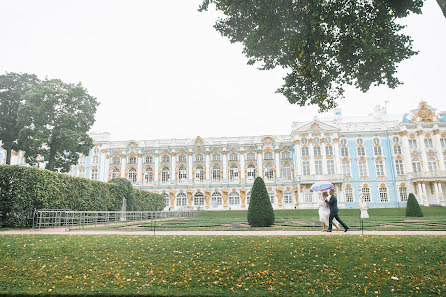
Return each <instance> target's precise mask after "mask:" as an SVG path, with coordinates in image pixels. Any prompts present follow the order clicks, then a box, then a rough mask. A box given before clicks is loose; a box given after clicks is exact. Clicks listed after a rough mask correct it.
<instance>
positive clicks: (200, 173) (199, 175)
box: [195, 165, 204, 183]
mask: <svg viewBox="0 0 446 297" xmlns="http://www.w3.org/2000/svg"><path fill="white" fill-rule="evenodd" d="M203 179H204V170H203V167H202V166H201V165H199V166H197V167H195V182H198V183H201V182H203Z"/></svg>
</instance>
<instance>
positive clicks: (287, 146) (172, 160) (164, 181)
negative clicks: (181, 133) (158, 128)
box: [0, 102, 446, 210]
mask: <svg viewBox="0 0 446 297" xmlns="http://www.w3.org/2000/svg"><path fill="white" fill-rule="evenodd" d="M91 136H92V138H93V139H94V148H93V149H92V150H91V151H90V154H89V155H88V156H81V157H80V159H79V163H78V164H77V165H76V166H73V167H72V169H71V171H70V173H69V174H70V175H73V176H79V177H86V178H89V179H93V180H100V181H104V182H107V181H109V180H110V179H112V178H115V177H125V178H127V179H128V180H130V181H131V182H132V183H133V185H134V186H135V187H136V188H140V189H143V190H147V191H153V192H157V193H161V194H163V195H164V196H165V199H166V205H168V206H167V207H166V209H171V210H174V209H183V208H198V207H200V208H202V209H203V208H204V209H210V210H219V209H247V206H248V204H249V200H250V190H251V187H252V184H253V182H254V179H255V178H256V177H257V176H261V177H262V178H263V179H264V181H265V184H266V187H267V189H268V192H269V195H270V198H271V202H272V204H273V207H274V208H275V209H294V208H316V207H318V199H319V197H320V196H319V195H320V193H313V192H310V189H309V188H310V186H311V185H312V184H313V183H315V182H317V181H325V180H326V181H331V182H332V183H333V184H334V185H335V187H336V192H337V194H338V201H339V205H340V207H344V208H354V207H359V199H360V197H362V198H363V199H364V201H365V202H367V205H368V206H369V207H398V206H405V204H406V201H407V197H408V194H409V193H410V192H413V193H415V195H416V197H417V199H418V200H419V203H420V204H421V205H425V206H430V205H439V206H446V199H445V196H446V195H445V192H446V169H445V167H446V166H445V165H446V164H445V162H446V112H438V113H437V112H436V111H435V109H434V108H432V107H431V106H429V105H428V104H427V103H426V102H420V104H419V107H418V108H417V109H414V110H412V111H410V112H409V113H407V114H404V116H403V117H402V119H392V117H391V116H389V115H388V114H387V111H386V108H385V107H380V106H377V107H376V108H375V109H374V111H373V113H371V114H370V115H368V116H364V117H344V116H343V115H342V113H341V111H340V110H335V112H334V115H333V116H332V117H330V118H327V119H325V120H320V119H317V118H315V119H314V120H313V121H309V122H294V123H292V126H291V133H290V134H289V135H264V136H244V137H216V138H213V137H211V138H201V137H196V138H195V139H166V140H164V139H159V140H141V141H111V140H110V134H109V133H92V134H91ZM5 158H6V157H5V152H4V151H0V161H1V162H4V161H5ZM12 164H21V165H24V159H23V153H21V152H19V153H14V154H13V159H12Z"/></svg>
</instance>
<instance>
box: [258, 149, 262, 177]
mask: <svg viewBox="0 0 446 297" xmlns="http://www.w3.org/2000/svg"><path fill="white" fill-rule="evenodd" d="M257 176H261V177H262V178H263V168H262V151H261V149H260V148H257Z"/></svg>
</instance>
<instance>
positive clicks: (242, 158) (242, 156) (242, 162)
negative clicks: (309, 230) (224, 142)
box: [240, 150, 246, 183]
mask: <svg viewBox="0 0 446 297" xmlns="http://www.w3.org/2000/svg"><path fill="white" fill-rule="evenodd" d="M245 154H246V153H245V151H242V150H240V181H241V182H242V183H244V182H245Z"/></svg>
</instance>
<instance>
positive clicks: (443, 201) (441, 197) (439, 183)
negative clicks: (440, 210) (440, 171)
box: [438, 182, 446, 206]
mask: <svg viewBox="0 0 446 297" xmlns="http://www.w3.org/2000/svg"><path fill="white" fill-rule="evenodd" d="M438 194H439V196H440V205H441V206H446V201H445V199H444V196H443V188H442V187H441V182H438Z"/></svg>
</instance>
